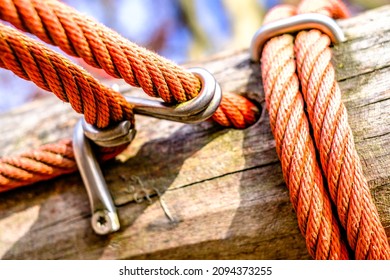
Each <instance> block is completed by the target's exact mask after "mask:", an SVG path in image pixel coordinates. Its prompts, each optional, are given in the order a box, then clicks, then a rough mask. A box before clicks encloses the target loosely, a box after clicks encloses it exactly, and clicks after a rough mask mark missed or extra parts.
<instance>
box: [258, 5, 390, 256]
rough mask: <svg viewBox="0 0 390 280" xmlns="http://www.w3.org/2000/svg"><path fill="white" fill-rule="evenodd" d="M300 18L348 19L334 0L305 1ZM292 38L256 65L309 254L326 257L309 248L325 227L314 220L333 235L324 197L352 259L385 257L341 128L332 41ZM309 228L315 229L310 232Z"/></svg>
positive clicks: (316, 36) (287, 12) (280, 13)
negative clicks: (308, 15) (311, 15)
mask: <svg viewBox="0 0 390 280" xmlns="http://www.w3.org/2000/svg"><path fill="white" fill-rule="evenodd" d="M298 12H299V13H305V12H319V13H323V14H325V15H327V16H333V17H334V18H342V17H346V16H347V11H346V8H345V6H344V5H343V4H342V3H341V2H339V1H338V0H322V1H310V0H304V1H303V2H302V3H301V5H300V7H299V8H298ZM295 13H296V11H295V9H294V8H291V7H288V6H287V7H285V6H283V7H278V8H277V9H275V10H273V11H271V12H270V13H269V14H268V16H267V21H272V20H276V19H280V18H281V17H285V16H291V15H294V14H295ZM293 40H294V38H293V36H292V35H282V36H278V37H276V38H273V39H271V40H269V41H268V43H267V44H266V46H265V47H264V50H263V53H262V58H261V63H262V76H263V85H264V91H265V94H266V103H267V108H268V110H269V115H270V123H271V128H272V131H273V134H274V136H275V141H276V149H277V152H278V155H279V157H280V160H281V163H282V168H283V174H284V177H285V180H286V184H287V186H288V188H289V190H290V198H291V201H292V203H293V206H294V208H295V210H296V212H297V217H298V223H299V226H300V229H301V232H302V234H303V235H305V236H306V243H307V247H308V250H309V252H310V254H311V255H312V256H313V257H315V258H324V257H326V258H332V257H331V256H332V255H331V254H328V255H326V254H327V252H328V251H327V250H326V249H328V250H329V248H328V247H327V248H323V247H315V246H314V245H316V246H318V245H319V243H320V242H321V241H323V240H322V237H324V238H328V237H326V236H325V235H320V234H319V229H322V228H323V225H321V226H319V225H320V221H321V222H322V223H324V221H328V223H327V224H326V225H327V226H328V227H329V221H332V225H333V227H332V228H331V229H332V230H334V231H335V232H336V233H339V230H338V229H336V227H337V223H336V221H335V217H334V214H332V211H331V209H328V208H331V206H330V202H329V195H328V191H329V193H330V198H331V199H332V201H333V203H334V205H336V207H337V214H338V219H339V220H340V223H341V225H342V226H343V227H344V229H345V230H346V233H347V240H348V244H349V245H350V247H351V248H352V249H353V251H354V253H355V256H354V257H355V258H356V259H389V258H390V250H389V244H388V240H387V237H386V233H385V231H384V228H383V226H382V225H381V223H380V220H379V215H378V212H377V210H376V207H375V204H374V202H373V200H372V198H371V195H370V191H369V188H368V185H367V181H366V179H365V178H364V176H363V172H362V168H361V164H360V160H359V158H358V155H357V152H356V150H355V147H354V143H353V136H352V132H351V129H350V127H349V125H348V123H347V112H346V109H345V107H344V105H343V104H342V102H341V94H340V89H339V87H338V84H337V81H336V79H335V75H334V69H333V67H332V65H331V63H330V57H331V55H330V49H329V44H330V40H329V38H328V37H327V36H326V35H324V34H321V32H319V31H317V30H312V31H302V32H299V34H298V35H297V38H296V40H295V46H294V42H293ZM295 56H296V62H295ZM296 68H297V71H298V76H299V81H298V78H297V74H296ZM299 83H300V86H301V88H302V94H301V93H300V92H299ZM303 99H304V100H305V103H306V107H307V115H308V116H307V115H306V113H305V108H304V101H303ZM308 119H309V120H310V123H311V128H312V130H313V134H314V137H313V138H314V140H315V144H316V147H317V149H318V152H319V156H320V161H321V167H322V170H320V167H319V164H318V163H317V159H316V152H315V149H314V144H313V142H314V141H313V140H312V137H311V136H310V135H309V131H310V129H309V124H308ZM321 172H322V173H323V174H324V176H325V177H326V179H327V183H328V184H327V185H328V191H325V190H324V189H323V187H324V186H323V185H322V175H321ZM325 186H326V185H325ZM312 216H314V217H315V218H313V217H312ZM312 221H313V222H312ZM311 223H314V225H316V226H314V227H309V226H308V225H309V224H311ZM334 236H335V235H332V237H334ZM338 237H339V238H341V237H340V236H338ZM312 238H315V240H311V239H312ZM329 241H330V239H329V238H328V239H326V240H325V241H323V242H325V244H327V242H329ZM332 242H334V241H333V240H332V241H331V243H332ZM340 244H342V241H340ZM313 246H314V247H313ZM333 256H334V257H341V255H339V256H337V255H333Z"/></svg>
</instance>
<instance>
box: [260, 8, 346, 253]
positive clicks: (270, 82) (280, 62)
mask: <svg viewBox="0 0 390 280" xmlns="http://www.w3.org/2000/svg"><path fill="white" fill-rule="evenodd" d="M294 12H295V8H293V7H290V6H284V7H278V8H276V9H273V10H271V11H270V12H269V13H268V14H267V16H266V18H265V22H270V21H273V20H277V19H281V18H283V17H289V16H292V15H294ZM293 39H294V38H293V36H292V35H290V34H285V35H282V36H278V37H275V38H273V39H271V40H270V41H269V42H268V43H267V44H266V46H265V47H264V50H263V53H262V60H261V66H262V68H261V71H262V75H263V85H264V92H265V98H266V104H267V109H268V111H269V118H270V125H271V130H272V132H273V134H274V137H275V145H276V151H277V153H278V156H279V158H280V160H281V165H282V171H283V175H284V179H285V182H286V185H287V187H288V189H289V193H290V198H291V202H292V205H293V207H294V209H295V211H296V214H297V218H298V225H299V228H300V230H301V233H302V234H303V236H304V237H305V240H306V247H307V249H308V252H309V253H310V255H311V256H312V257H313V258H315V259H348V251H347V247H346V245H345V243H344V241H343V238H342V236H341V233H340V227H339V224H338V221H337V218H336V215H335V213H333V212H334V211H333V210H332V204H331V200H330V197H329V195H328V193H327V190H326V189H325V187H324V180H323V177H322V173H321V169H320V167H319V165H318V163H317V159H316V151H315V147H314V141H313V140H312V137H311V135H310V128H309V121H308V119H307V117H306V114H305V109H304V101H303V97H302V95H301V93H300V92H299V81H298V77H297V75H296V73H295V70H296V69H295V61H294V44H293Z"/></svg>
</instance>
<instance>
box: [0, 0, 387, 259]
mask: <svg viewBox="0 0 390 280" xmlns="http://www.w3.org/2000/svg"><path fill="white" fill-rule="evenodd" d="M389 18H390V6H385V7H382V8H380V9H376V10H372V11H369V12H366V13H364V14H361V15H359V16H357V17H354V18H351V19H347V20H343V21H340V22H339V24H340V26H341V27H342V28H343V30H344V32H345V33H346V36H347V39H348V40H347V42H345V43H343V44H340V45H337V46H335V47H334V48H333V53H334V65H335V67H336V69H337V76H338V79H339V81H340V86H341V89H342V92H343V100H344V102H345V104H346V107H347V109H348V113H349V121H350V124H351V127H352V130H353V132H354V136H355V142H356V146H357V149H358V152H359V154H360V156H361V160H362V162H363V167H364V172H365V174H366V176H367V178H368V181H369V185H370V188H371V191H372V194H373V196H374V199H375V202H376V205H377V207H378V210H379V213H380V217H381V220H382V223H383V225H384V226H385V228H386V231H387V234H388V236H390V176H389V175H390V152H389V149H388V147H389V146H390V80H389V79H388V76H389V71H390V70H389V67H390V52H389V51H388V50H389V48H390V37H389V35H388V34H390V33H389V32H390V21H389V20H388V19H389ZM384 19H386V20H384ZM193 65H197V66H203V67H205V68H206V69H208V70H209V71H210V72H212V73H214V75H215V77H216V78H217V80H218V81H219V82H220V85H221V87H222V89H223V90H224V91H232V92H237V93H240V94H244V95H246V96H248V97H249V98H251V99H252V100H255V101H256V102H257V103H258V104H259V106H263V105H264V95H263V92H262V87H261V83H260V71H259V65H257V64H252V63H250V61H249V56H248V51H247V50H242V51H236V52H230V53H224V54H219V55H217V56H214V57H211V58H208V59H207V60H205V61H202V62H196V63H193ZM15 94H16V93H15ZM77 118H78V116H77V115H76V114H75V113H73V112H72V110H71V109H70V106H68V104H64V103H62V102H60V101H58V100H57V99H56V98H55V97H52V96H48V97H47V98H44V99H41V100H38V101H35V102H32V103H30V104H27V105H25V106H23V107H21V108H18V109H16V110H13V111H10V112H7V113H4V114H1V115H0V123H1V126H0V131H1V134H2V138H1V139H0V156H3V155H8V154H15V153H18V152H21V151H23V150H27V149H31V148H35V147H38V146H39V145H41V144H43V143H48V142H52V141H55V140H57V139H61V138H70V137H71V135H72V129H73V126H74V124H75V122H76V121H77ZM136 121H137V129H138V134H137V137H136V139H135V140H134V142H133V143H132V144H131V146H130V147H129V148H128V149H127V150H126V151H125V153H124V154H122V155H121V156H120V157H119V159H118V160H117V161H113V162H110V163H108V164H105V165H104V167H103V171H104V174H105V177H106V180H107V183H108V185H109V186H110V189H111V192H112V195H113V197H114V200H115V203H116V205H117V206H118V211H119V215H120V220H121V225H122V228H121V230H120V231H119V232H118V233H115V234H111V235H109V236H105V237H101V236H97V235H95V234H94V233H93V231H92V229H91V227H90V218H91V214H90V209H89V203H88V198H87V194H86V192H85V190H84V187H83V183H82V181H81V178H80V176H79V175H78V174H72V175H68V176H64V177H61V178H58V179H55V180H52V181H48V182H42V183H39V184H35V185H33V186H28V187H25V188H22V189H17V190H14V191H10V192H8V193H2V194H0V257H1V258H3V259H308V258H310V257H309V255H308V253H307V252H306V248H305V242H304V240H303V238H302V236H301V234H300V232H299V230H298V226H297V222H296V217H295V213H294V211H293V209H292V207H291V204H290V201H289V196H288V192H287V188H286V186H285V184H284V182H283V176H282V173H281V168H280V165H279V161H278V158H277V156H276V153H275V147H274V141H273V137H272V134H271V132H270V128H269V124H268V114H267V112H266V111H263V113H262V117H261V119H260V120H259V121H258V122H257V123H256V124H255V125H253V126H252V127H250V128H248V129H245V130H234V129H223V128H220V127H218V126H217V125H215V124H212V123H208V122H206V123H202V124H199V125H184V124H179V123H173V122H169V121H163V120H157V119H152V118H148V117H142V116H137V119H136Z"/></svg>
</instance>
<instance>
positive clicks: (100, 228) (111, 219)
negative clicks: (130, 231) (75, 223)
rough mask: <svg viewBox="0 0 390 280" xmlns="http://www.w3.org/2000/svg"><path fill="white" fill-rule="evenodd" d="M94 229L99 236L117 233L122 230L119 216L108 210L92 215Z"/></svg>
mask: <svg viewBox="0 0 390 280" xmlns="http://www.w3.org/2000/svg"><path fill="white" fill-rule="evenodd" d="M92 228H93V230H94V231H95V232H96V233H97V234H99V235H105V234H109V233H111V232H115V231H117V230H119V228H120V224H119V219H118V215H117V214H116V213H113V212H108V211H107V210H100V211H96V212H95V213H94V214H93V215H92Z"/></svg>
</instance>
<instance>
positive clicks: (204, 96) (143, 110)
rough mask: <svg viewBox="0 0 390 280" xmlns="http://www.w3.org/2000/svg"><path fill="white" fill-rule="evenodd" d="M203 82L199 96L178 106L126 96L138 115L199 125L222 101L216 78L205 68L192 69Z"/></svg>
mask: <svg viewBox="0 0 390 280" xmlns="http://www.w3.org/2000/svg"><path fill="white" fill-rule="evenodd" d="M189 71H190V72H191V73H193V74H194V75H195V76H196V77H197V78H198V79H199V80H200V82H201V85H202V87H201V90H200V92H199V94H198V95H197V96H196V97H195V98H194V99H191V100H189V101H186V102H183V103H181V104H178V105H171V104H167V103H165V102H162V101H156V100H151V99H144V98H137V97H132V96H125V98H126V100H127V101H128V102H129V103H131V104H132V105H133V106H134V107H133V110H134V112H135V113H137V114H141V115H147V116H152V117H155V118H159V119H166V120H172V121H177V122H183V123H198V122H201V121H204V120H205V119H208V118H209V117H211V116H212V115H213V113H214V112H215V110H217V108H218V106H219V104H220V102H221V99H222V93H221V89H220V87H219V85H218V83H217V82H216V80H215V78H214V76H213V75H212V74H210V72H208V71H207V70H205V69H203V68H190V69H189Z"/></svg>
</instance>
